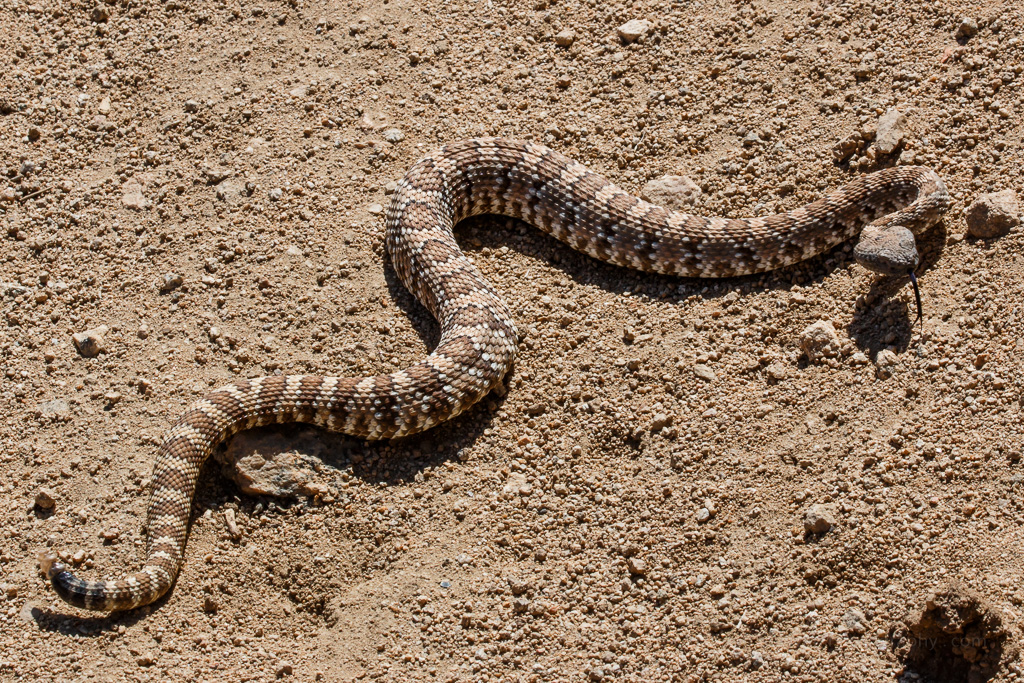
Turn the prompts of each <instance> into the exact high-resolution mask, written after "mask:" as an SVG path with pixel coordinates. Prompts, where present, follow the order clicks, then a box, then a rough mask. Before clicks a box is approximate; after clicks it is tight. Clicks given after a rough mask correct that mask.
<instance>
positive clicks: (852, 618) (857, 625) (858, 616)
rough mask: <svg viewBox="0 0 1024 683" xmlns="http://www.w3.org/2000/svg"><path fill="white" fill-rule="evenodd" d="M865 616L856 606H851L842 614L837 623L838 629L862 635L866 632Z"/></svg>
mask: <svg viewBox="0 0 1024 683" xmlns="http://www.w3.org/2000/svg"><path fill="white" fill-rule="evenodd" d="M867 630H868V625H867V617H866V616H864V613H863V612H861V611H860V610H859V609H857V608H856V607H851V608H850V609H849V610H847V612H846V614H844V615H843V619H842V623H840V624H839V631H840V632H841V633H852V634H853V635H857V636H862V635H864V634H865V633H867Z"/></svg>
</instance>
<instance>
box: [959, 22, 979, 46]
mask: <svg viewBox="0 0 1024 683" xmlns="http://www.w3.org/2000/svg"><path fill="white" fill-rule="evenodd" d="M977 34H978V22H977V20H976V19H972V18H970V17H964V18H963V19H961V20H960V23H959V24H958V25H957V27H956V39H957V40H963V41H967V40H970V39H971V38H973V37H974V36H976V35H977Z"/></svg>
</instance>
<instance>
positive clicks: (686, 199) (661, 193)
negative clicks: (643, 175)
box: [640, 175, 701, 211]
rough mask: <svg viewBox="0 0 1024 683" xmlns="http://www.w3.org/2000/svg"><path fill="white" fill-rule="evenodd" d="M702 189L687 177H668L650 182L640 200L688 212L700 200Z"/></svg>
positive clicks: (644, 188) (641, 193) (641, 192)
mask: <svg viewBox="0 0 1024 683" xmlns="http://www.w3.org/2000/svg"><path fill="white" fill-rule="evenodd" d="M700 195H701V189H700V186H699V185H697V183H695V182H693V181H692V180H690V179H689V178H687V177H686V176H681V175H666V176H662V177H660V178H658V179H656V180H651V181H649V182H648V183H647V184H646V185H644V187H643V189H642V190H640V198H641V199H643V200H645V201H648V202H651V203H652V204H657V205H659V206H663V207H665V208H666V209H671V210H673V211H686V210H687V208H688V207H692V206H693V205H694V204H695V203H696V202H697V200H698V199H700Z"/></svg>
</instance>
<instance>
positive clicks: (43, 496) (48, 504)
mask: <svg viewBox="0 0 1024 683" xmlns="http://www.w3.org/2000/svg"><path fill="white" fill-rule="evenodd" d="M56 504H57V502H56V500H55V499H54V497H53V492H52V491H50V489H39V491H38V492H37V493H36V507H37V508H39V509H40V510H52V509H53V508H54V506H55V505H56Z"/></svg>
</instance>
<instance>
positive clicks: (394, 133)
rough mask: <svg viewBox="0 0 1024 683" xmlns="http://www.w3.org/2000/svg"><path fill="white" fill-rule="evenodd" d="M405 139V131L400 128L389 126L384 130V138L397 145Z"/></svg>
mask: <svg viewBox="0 0 1024 683" xmlns="http://www.w3.org/2000/svg"><path fill="white" fill-rule="evenodd" d="M404 139H405V133H403V132H402V131H401V130H399V129H398V128H388V129H387V130H386V131H384V140H385V141H386V142H390V143H391V144H393V145H395V144H398V143H399V142H401V141H402V140H404Z"/></svg>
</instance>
